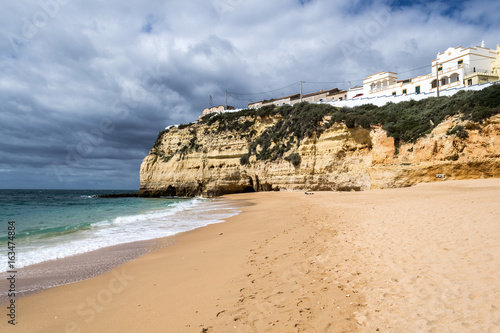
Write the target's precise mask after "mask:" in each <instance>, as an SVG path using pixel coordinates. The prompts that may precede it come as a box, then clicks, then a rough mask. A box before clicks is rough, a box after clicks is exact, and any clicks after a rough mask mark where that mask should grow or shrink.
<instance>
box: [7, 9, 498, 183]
mask: <svg viewBox="0 0 500 333" xmlns="http://www.w3.org/2000/svg"><path fill="white" fill-rule="evenodd" d="M499 7H500V5H499V4H498V3H496V2H494V3H492V2H491V1H485V0H479V1H460V2H459V3H452V2H449V1H434V2H432V1H431V2H424V1H421V2H417V3H415V2H408V1H390V0H387V1H383V0H378V1H377V0H373V1H366V0H356V1H327V0H310V1H299V0H276V1H272V2H270V1H267V0H266V1H264V0H255V1H248V0H213V1H201V0H199V1H198V0H196V1H173V0H172V1H163V0H161V1H160V0H147V1H142V2H138V1H118V0H112V1H106V2H101V1H86V2H78V1H74V0H41V1H34V0H33V1H23V2H14V1H9V2H6V3H5V4H3V5H2V12H1V13H0V18H1V20H0V22H1V23H0V24H1V26H0V32H1V34H0V126H1V131H0V187H2V188H9V187H10V188H33V187H38V188H78V187H82V188H130V189H137V187H138V183H139V177H138V173H139V167H140V163H141V161H142V159H143V158H144V157H145V155H146V154H147V152H148V151H149V149H150V148H151V147H152V145H153V144H154V141H155V139H156V136H157V134H158V132H159V131H161V130H162V129H164V127H165V126H168V125H172V124H179V123H186V122H192V121H195V120H196V119H197V118H198V116H199V115H200V114H201V111H202V109H203V108H204V107H207V106H208V104H209V96H212V97H213V101H214V103H215V104H224V101H225V92H226V91H229V93H230V94H229V104H231V105H234V106H236V107H245V106H246V104H247V103H248V101H249V100H250V99H251V100H254V101H255V100H258V99H262V98H272V97H275V96H280V95H281V94H289V93H294V92H297V91H298V88H299V86H298V84H297V85H291V84H292V83H294V82H298V81H300V80H305V81H308V83H306V84H305V85H304V91H308V92H310V91H315V90H319V89H328V88H334V87H339V88H348V87H349V86H350V85H354V84H360V83H361V82H360V81H359V80H361V79H363V78H364V77H365V76H366V75H369V74H372V73H374V72H378V71H382V70H397V71H398V72H403V71H408V70H412V69H415V68H418V67H421V66H424V65H428V64H430V61H431V60H432V59H434V57H435V55H436V54H437V53H438V52H442V51H444V50H445V49H446V48H447V47H449V46H459V45H462V46H474V45H478V44H480V42H481V40H483V39H484V40H485V41H486V42H487V46H489V47H494V46H495V44H496V43H499V42H500V40H498V34H497V32H498V31H499V29H498V28H499V23H498V21H497V20H496V16H495V13H497V12H498V11H499V10H500V8H499ZM418 74H420V73H416V72H409V73H408V74H405V75H404V76H408V77H411V76H412V75H413V76H414V75H418ZM312 82H329V83H323V84H321V83H312ZM285 86H289V87H288V88H286V89H283V90H280V91H276V92H273V93H269V94H261V95H236V94H231V93H232V92H239V93H252V92H266V91H274V90H275V89H276V88H278V87H285Z"/></svg>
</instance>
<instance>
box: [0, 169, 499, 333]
mask: <svg viewBox="0 0 500 333" xmlns="http://www.w3.org/2000/svg"><path fill="white" fill-rule="evenodd" d="M227 198H229V199H232V200H237V201H245V202H247V203H250V204H252V205H250V206H247V207H245V208H244V209H243V213H241V214H240V215H238V216H235V217H232V218H230V219H228V221H227V222H225V223H219V224H214V225H209V226H207V227H204V228H201V229H197V230H194V231H191V232H187V233H184V234H181V235H178V236H176V237H175V245H173V246H170V247H167V248H163V249H161V250H158V251H156V252H153V253H150V254H147V255H145V256H142V257H140V258H139V259H136V260H134V261H131V262H128V263H125V264H123V265H121V266H119V267H117V268H115V269H113V270H112V271H110V272H108V273H106V274H104V275H101V276H98V277H94V278H91V279H89V280H86V281H82V282H78V283H74V284H70V285H65V286H60V287H56V288H52V289H49V290H46V291H43V292H40V293H38V294H36V295H32V296H28V297H25V298H22V299H19V300H17V302H16V305H17V321H18V323H17V325H16V326H15V327H12V326H11V325H9V324H8V323H7V319H6V317H5V316H2V317H4V319H3V320H2V321H1V322H0V331H2V332H5V331H12V332H14V331H17V332H176V333H177V332H358V331H359V332H375V331H377V329H378V331H380V332H500V321H499V318H500V312H499V309H500V274H499V272H500V179H485V180H472V181H444V182H439V183H432V184H420V185H417V186H415V187H412V188H404V189H388V190H373V191H366V192H349V193H338V192H336V193H334V192H316V193H314V195H305V194H304V193H303V192H262V193H251V194H236V195H230V196H227ZM169 241H172V240H169ZM4 312H6V309H4Z"/></svg>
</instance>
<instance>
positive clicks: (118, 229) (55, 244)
mask: <svg viewBox="0 0 500 333" xmlns="http://www.w3.org/2000/svg"><path fill="white" fill-rule="evenodd" d="M129 192H133V191H103V190H0V212H1V218H0V221H1V223H0V244H1V246H2V247H3V250H2V251H0V272H5V271H7V270H9V269H10V268H9V267H8V261H9V258H8V251H7V245H8V240H9V239H8V238H9V233H8V232H9V225H12V223H10V224H9V221H14V222H15V223H13V224H14V226H15V239H14V244H15V264H14V268H15V269H18V268H21V267H25V266H29V265H33V264H37V263H42V262H45V261H49V260H54V259H60V258H66V257H69V256H73V255H76V254H81V253H85V252H89V251H93V250H97V249H101V248H104V247H110V246H114V245H119V244H125V243H131V242H136V241H143V240H151V239H156V238H162V237H167V236H172V235H175V234H177V233H180V232H184V231H188V230H192V229H195V228H199V227H202V226H206V225H208V224H212V223H218V222H222V221H223V220H224V219H226V218H228V217H230V216H234V215H237V214H238V213H239V209H238V208H237V207H234V206H233V205H232V204H231V203H230V202H229V201H227V200H225V199H204V198H192V199H167V198H165V199H164V198H99V197H97V196H98V195H102V194H114V193H129ZM11 229H12V228H11Z"/></svg>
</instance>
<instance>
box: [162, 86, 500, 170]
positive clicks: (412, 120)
mask: <svg viewBox="0 0 500 333" xmlns="http://www.w3.org/2000/svg"><path fill="white" fill-rule="evenodd" d="M498 113H500V85H493V86H491V87H488V88H485V89H483V90H480V91H460V92H458V93H456V94H455V95H453V96H449V97H447V96H443V97H430V98H427V99H424V100H420V101H408V102H400V103H397V104H396V103H388V104H386V105H384V106H381V107H378V106H375V105H373V104H366V105H361V106H357V107H353V108H347V107H343V108H337V107H333V106H331V105H329V104H309V103H307V102H302V103H298V104H295V105H293V106H292V105H284V106H280V107H277V106H272V105H271V106H265V107H262V108H260V109H257V110H255V109H253V110H251V109H246V110H242V111H238V112H230V113H216V114H208V115H205V116H204V117H202V118H201V120H200V122H199V123H200V124H206V125H213V124H217V133H224V132H233V133H234V132H238V133H240V134H245V135H247V137H248V140H249V142H251V144H250V147H249V151H248V154H247V155H246V156H243V157H242V159H241V163H242V164H246V163H248V161H249V157H250V156H251V155H255V156H256V158H257V159H258V160H271V161H272V160H276V159H278V158H282V157H283V156H284V155H285V154H286V153H287V152H288V151H290V150H291V149H292V148H293V147H297V146H298V145H300V142H301V141H302V140H303V139H305V138H308V137H311V136H312V135H313V134H316V136H318V137H319V136H320V135H321V133H322V132H323V131H325V130H326V129H328V128H330V127H331V126H333V125H334V124H335V123H341V122H344V123H345V125H346V126H347V127H348V128H355V127H363V128H367V129H369V128H370V127H371V126H373V125H380V126H382V128H383V129H384V130H386V131H387V134H388V135H389V136H391V137H393V138H394V141H395V144H396V146H399V145H400V144H401V143H403V142H414V141H416V140H417V139H418V138H420V137H422V136H424V135H426V134H428V133H430V132H431V131H432V129H433V128H434V127H435V126H437V125H438V124H439V123H441V122H442V121H443V120H444V119H445V118H446V117H448V116H454V115H457V114H461V115H462V117H463V119H464V120H471V121H474V122H479V123H481V122H482V121H483V120H484V119H487V118H489V117H491V116H493V115H495V114H498ZM266 117H277V118H279V120H278V121H277V122H275V123H274V124H273V125H272V126H270V127H268V128H267V129H266V130H265V131H264V132H262V133H261V134H260V135H258V136H257V133H256V132H255V130H253V129H252V128H253V126H254V124H255V122H256V121H257V120H258V119H263V118H266ZM190 126H191V124H187V125H181V126H179V129H182V128H186V127H190ZM168 131H169V130H165V131H163V132H160V134H159V135H158V139H157V142H156V143H155V147H157V146H158V144H159V142H160V140H161V138H162V136H163V134H164V133H166V132H168ZM192 147H195V145H192ZM192 147H191V148H192ZM181 153H182V152H181ZM287 158H288V159H287V160H291V161H292V160H293V162H294V163H293V164H294V165H295V164H297V163H298V162H297V156H295V155H294V156H291V155H289V156H287ZM285 159H286V158H285Z"/></svg>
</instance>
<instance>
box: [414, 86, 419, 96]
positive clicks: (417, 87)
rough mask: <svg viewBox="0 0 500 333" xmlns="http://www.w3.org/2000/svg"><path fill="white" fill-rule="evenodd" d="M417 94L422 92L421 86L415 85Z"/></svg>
mask: <svg viewBox="0 0 500 333" xmlns="http://www.w3.org/2000/svg"><path fill="white" fill-rule="evenodd" d="M415 94H420V86H416V87H415Z"/></svg>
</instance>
